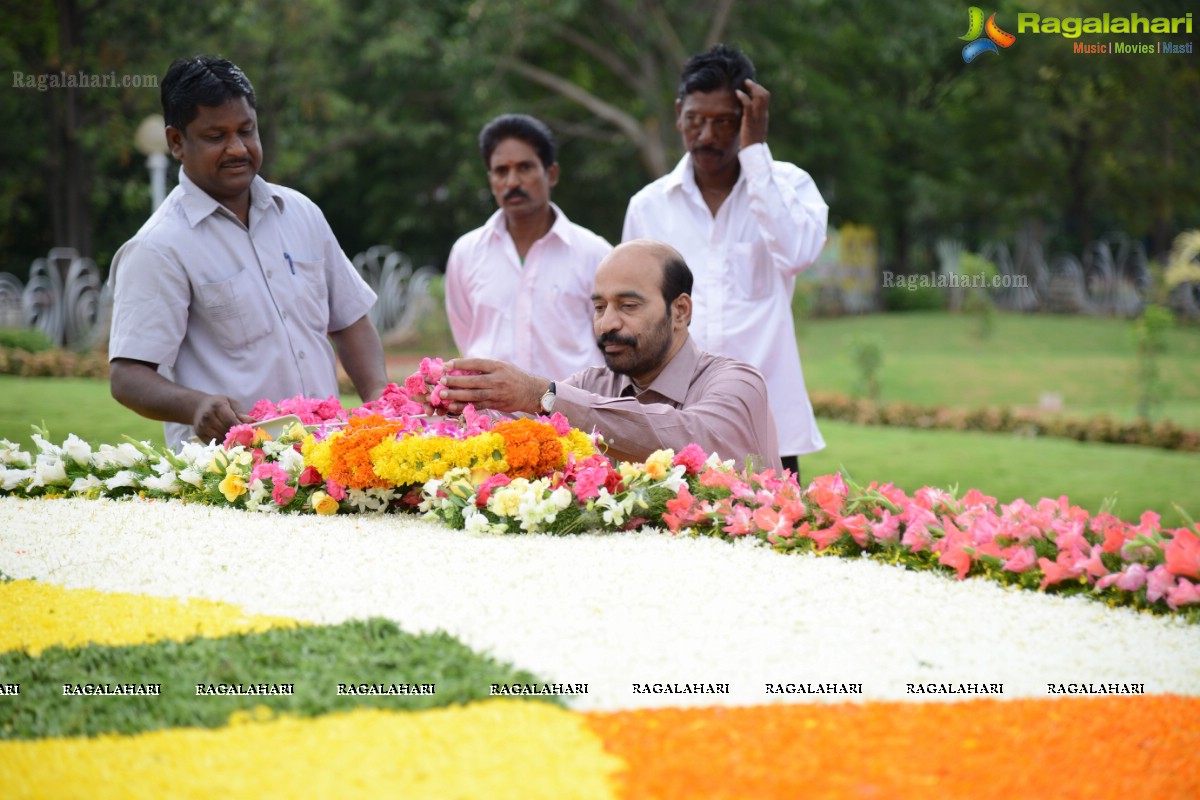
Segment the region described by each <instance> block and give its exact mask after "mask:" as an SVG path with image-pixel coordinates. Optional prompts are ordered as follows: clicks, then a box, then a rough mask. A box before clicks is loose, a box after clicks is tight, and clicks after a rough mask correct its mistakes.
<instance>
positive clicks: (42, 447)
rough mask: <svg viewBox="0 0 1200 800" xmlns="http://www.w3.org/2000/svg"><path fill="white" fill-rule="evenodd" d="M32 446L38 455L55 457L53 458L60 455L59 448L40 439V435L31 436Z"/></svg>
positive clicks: (60, 449) (60, 450)
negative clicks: (35, 448)
mask: <svg viewBox="0 0 1200 800" xmlns="http://www.w3.org/2000/svg"><path fill="white" fill-rule="evenodd" d="M33 444H34V446H35V447H37V449H38V452H39V453H44V454H46V455H55V456H57V455H60V454H61V453H62V448H61V447H59V446H58V445H56V444H51V443H50V442H48V441H46V440H45V439H44V438H42V435H41V434H40V433H35V434H34V435H33Z"/></svg>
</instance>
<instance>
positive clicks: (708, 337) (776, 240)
mask: <svg viewBox="0 0 1200 800" xmlns="http://www.w3.org/2000/svg"><path fill="white" fill-rule="evenodd" d="M754 77H755V73H754V65H753V64H752V63H751V61H750V59H749V58H748V57H747V56H746V55H745V54H744V53H742V52H741V51H739V50H735V49H733V48H730V47H727V46H725V45H717V46H716V47H714V48H713V49H711V50H709V51H708V52H706V53H700V54H698V55H695V56H692V57H691V58H690V59H688V61H687V63H686V64H685V65H684V67H683V72H682V75H681V78H680V83H679V94H678V96H677V97H676V99H675V126H676V128H678V129H679V132H680V134H681V135H682V136H683V145H684V149H685V150H686V151H687V152H686V153H685V154H684V156H683V159H682V160H681V161H680V162H679V164H678V165H677V166H676V167H675V169H674V170H673V171H672V172H670V173H669V174H667V175H664V176H663V177H661V178H659V179H658V180H656V181H654V182H653V183H651V184H650V185H648V186H646V187H645V188H643V189H642V190H641V191H640V192H638V193H637V194H636V195H634V197H633V199H632V200H630V201H629V208H628V210H627V212H626V215H625V229H624V232H623V234H622V237H621V238H622V240H623V241H629V240H630V239H637V238H650V239H658V240H660V241H663V242H667V243H668V244H670V245H672V246H673V247H675V248H676V249H677V250H679V251H680V252H681V253H682V254H683V256H684V259H685V260H686V261H687V263H688V265H689V266H690V267H691V268H692V271H693V272H694V273H695V278H696V283H695V289H694V293H693V314H692V326H691V334H692V336H694V337H695V338H696V340H697V342H698V344H699V345H700V347H701V348H702V349H704V350H707V351H709V352H713V353H719V354H721V355H725V356H730V357H732V358H736V359H739V360H741V361H745V362H747V363H749V364H751V365H753V366H755V367H757V368H758V369H759V370H760V371H761V372H762V374H763V376H764V377H765V378H766V381H767V388H768V392H769V395H770V402H771V408H772V411H773V412H774V416H775V422H776V426H777V428H778V435H779V452H780V453H781V454H783V464H784V467H785V468H789V469H791V470H793V471H794V472H796V474H797V475H799V462H798V456H800V455H804V454H806V453H812V452H815V451H817V450H820V449H821V448H823V447H824V446H825V441H824V439H822V438H821V432H820V431H819V430H817V425H816V420H815V418H814V417H813V411H812V404H811V403H810V402H809V399H808V392H807V390H806V388H805V386H804V374H803V372H802V371H801V368H800V353H799V350H798V349H797V347H796V335H795V326H794V322H793V320H792V311H791V300H792V290H793V288H794V287H795V281H796V275H797V274H798V273H799V272H800V271H802V270H803V269H804V268H806V267H807V266H809V265H810V264H812V262H813V261H814V260H816V258H817V256H818V255H819V254H820V252H821V247H822V246H823V245H824V243H825V225H826V220H827V218H828V215H829V207H828V206H827V205H826V204H825V201H824V200H823V199H822V197H821V193H820V192H819V191H818V190H817V187H816V185H815V184H814V183H813V180H812V178H811V177H810V176H809V174H808V173H807V172H805V171H804V170H802V169H800V168H799V167H797V166H795V165H794V164H789V163H787V162H783V161H775V160H774V159H773V158H772V157H771V151H770V148H768V146H767V119H768V110H769V106H770V102H771V95H770V92H768V91H767V90H766V89H764V88H763V87H762V86H761V85H760V84H758V83H756V82H755V81H754Z"/></svg>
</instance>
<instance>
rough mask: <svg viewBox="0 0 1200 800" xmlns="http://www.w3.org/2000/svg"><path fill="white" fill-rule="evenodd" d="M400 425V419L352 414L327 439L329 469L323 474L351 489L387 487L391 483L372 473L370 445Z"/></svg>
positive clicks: (372, 445) (391, 434)
mask: <svg viewBox="0 0 1200 800" xmlns="http://www.w3.org/2000/svg"><path fill="white" fill-rule="evenodd" d="M403 427H404V423H403V422H401V421H394V420H392V421H389V420H387V419H384V418H383V417H381V416H379V415H378V414H372V415H371V416H368V417H352V418H351V419H350V421H349V423H348V424H347V425H346V427H345V428H344V429H343V430H342V431H341V432H340V433H337V434H334V435H333V436H331V437H330V439H329V451H330V470H329V474H328V475H326V476H325V477H326V478H332V479H333V480H335V481H337V482H338V483H340V484H342V485H343V486H347V487H349V488H351V489H386V488H388V487H389V486H391V484H390V483H388V481H386V480H384V479H383V478H381V477H379V476H378V475H376V474H375V468H374V467H373V466H372V465H371V448H373V447H374V446H375V445H377V444H379V443H380V442H381V441H383V440H384V439H385V438H387V437H389V436H395V435H396V434H397V433H398V432H399V431H401V430H402V429H403Z"/></svg>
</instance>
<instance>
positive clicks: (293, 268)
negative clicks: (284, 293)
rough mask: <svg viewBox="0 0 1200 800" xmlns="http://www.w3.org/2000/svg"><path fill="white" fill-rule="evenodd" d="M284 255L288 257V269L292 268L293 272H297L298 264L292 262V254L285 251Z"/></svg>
mask: <svg viewBox="0 0 1200 800" xmlns="http://www.w3.org/2000/svg"><path fill="white" fill-rule="evenodd" d="M283 257H284V258H286V259H287V262H288V269H290V270H291V271H292V274H293V275H295V274H296V265H295V264H293V263H292V254H291V253H288V252H286V251H285V252H284V254H283Z"/></svg>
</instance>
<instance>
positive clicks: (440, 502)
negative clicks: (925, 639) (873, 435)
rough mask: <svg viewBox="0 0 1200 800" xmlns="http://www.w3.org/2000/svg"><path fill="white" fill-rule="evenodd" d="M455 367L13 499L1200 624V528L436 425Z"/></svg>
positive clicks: (72, 460) (266, 414) (427, 363)
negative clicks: (478, 541) (570, 550)
mask: <svg viewBox="0 0 1200 800" xmlns="http://www.w3.org/2000/svg"><path fill="white" fill-rule="evenodd" d="M441 370H442V366H441V363H440V362H439V361H437V360H434V359H425V360H424V361H423V362H422V365H421V370H420V371H419V372H418V373H416V374H414V375H413V376H411V377H410V378H409V379H408V380H407V381H406V382H405V384H404V385H403V386H397V385H395V384H392V385H390V386H389V387H388V390H387V391H386V392H385V393H384V395H383V397H381V398H380V399H379V400H377V401H375V402H373V403H369V404H367V405H365V406H362V407H360V408H355V409H344V408H342V407H341V405H340V404H339V403H338V401H337V400H336V399H335V398H332V397H331V398H329V399H327V400H306V399H303V398H295V399H292V400H289V401H284V402H283V403H280V404H278V405H276V404H272V403H267V402H263V403H259V404H257V405H256V406H255V407H254V409H253V410H252V412H251V415H252V416H253V417H255V418H256V419H257V420H260V421H262V420H266V419H269V418H275V417H278V416H279V415H282V414H292V415H295V416H296V417H298V418H299V420H300V422H299V423H297V424H294V425H292V426H291V427H290V428H288V429H286V430H283V431H282V432H281V433H280V434H279V435H278V436H277V437H275V438H272V437H271V436H270V435H269V434H268V433H267V432H266V431H265V430H264V429H263V428H261V427H256V426H255V425H253V424H251V425H242V426H238V427H236V428H234V429H233V430H231V431H230V433H229V435H228V436H227V437H226V440H225V441H224V442H223V443H221V444H217V443H215V442H214V443H210V444H208V445H202V444H198V443H194V444H187V445H185V446H184V447H183V448H182V449H181V451H180V452H178V453H175V452H171V451H169V450H166V449H156V448H154V447H151V446H150V445H148V444H146V443H139V442H132V441H131V442H126V443H124V444H121V445H116V446H113V445H103V446H101V447H100V448H98V449H96V450H93V449H92V448H91V447H90V446H89V445H88V444H87V443H86V442H83V441H81V440H79V439H78V438H77V437H74V436H70V437H68V438H67V440H66V441H65V442H63V443H62V444H61V445H55V444H52V443H51V442H50V441H49V440H48V439H47V438H46V437H47V434H46V433H45V432H44V431H43V432H40V433H39V434H37V435H35V437H34V441H35V443H36V445H37V448H38V452H37V453H36V454H31V453H28V452H24V451H22V450H20V449H18V448H17V447H16V446H15V445H13V444H12V443H11V442H8V441H7V440H5V441H2V442H0V494H10V495H14V496H23V497H41V496H46V497H67V496H80V497H88V498H98V497H114V498H121V497H130V496H135V495H136V496H142V497H150V498H170V499H178V500H183V501H185V502H193V503H204V504H212V505H226V506H231V507H234V508H240V509H245V510H249V511H257V512H264V513H316V514H319V515H332V514H336V513H339V512H388V511H396V512H405V511H407V512H421V513H424V514H425V515H426V516H428V517H431V518H434V519H438V520H441V521H442V522H444V523H446V524H448V525H450V526H451V527H455V528H465V529H466V530H470V531H474V532H487V533H517V532H524V533H531V532H538V531H549V532H552V533H560V534H563V533H578V532H581V531H585V530H608V531H623V530H631V529H637V528H642V527H646V528H663V529H665V530H666V531H667V532H669V533H671V534H673V535H682V536H712V537H716V538H721V539H726V540H730V541H732V540H737V539H741V538H752V539H757V540H760V541H762V542H765V543H767V544H768V545H769V546H770V547H771V548H773V549H775V550H777V551H779V552H784V553H788V552H817V553H822V554H834V555H840V556H860V555H865V556H868V557H871V558H874V559H876V560H879V561H883V562H886V563H890V564H895V565H901V566H905V567H908V568H910V569H921V570H935V571H944V572H950V573H953V574H954V575H956V577H958V578H959V579H964V578H967V577H971V576H983V577H987V578H989V579H991V580H994V581H997V582H999V583H1002V584H1007V585H1014V586H1019V587H1022V588H1025V589H1034V590H1040V591H1054V592H1059V593H1066V594H1086V595H1088V596H1090V597H1093V598H1095V599H1098V600H1101V601H1103V602H1106V603H1108V604H1110V605H1131V606H1134V607H1136V608H1141V609H1147V610H1152V611H1156V612H1167V613H1173V612H1179V613H1183V614H1185V615H1186V616H1187V618H1188V619H1190V620H1193V621H1195V620H1198V619H1200V528H1197V526H1195V525H1192V526H1191V527H1188V528H1178V529H1173V530H1171V529H1164V528H1163V527H1162V526H1161V524H1160V518H1159V516H1158V515H1157V514H1155V513H1153V512H1146V513H1145V514H1143V515H1142V517H1141V519H1140V520H1139V522H1138V523H1137V524H1132V523H1127V522H1124V521H1122V520H1120V519H1118V518H1116V517H1114V516H1113V515H1111V514H1108V513H1100V514H1096V515H1092V514H1090V513H1088V512H1087V511H1085V510H1084V509H1081V508H1079V507H1077V506H1072V505H1071V504H1070V502H1069V501H1068V500H1067V498H1065V497H1060V498H1058V499H1057V500H1052V499H1042V500H1039V501H1038V502H1037V503H1036V504H1030V503H1027V502H1025V501H1024V500H1017V501H1015V502H1013V503H1009V504H1001V503H998V502H997V500H996V498H994V497H989V496H986V495H984V494H982V493H981V492H979V491H977V490H970V491H968V492H967V493H966V494H964V495H963V496H962V497H961V498H960V497H957V496H955V495H953V494H950V493H948V492H945V491H942V490H940V489H935V488H930V487H926V488H923V489H921V490H919V491H917V492H915V493H914V494H912V495H909V494H907V493H905V492H903V491H901V490H900V489H898V488H896V487H895V486H893V485H891V484H883V485H880V484H877V483H872V484H870V485H868V486H858V485H855V484H854V483H852V482H850V481H847V480H845V479H844V478H843V477H842V476H840V475H825V476H820V477H818V478H816V479H814V480H813V481H812V482H811V483H810V484H809V485H808V486H807V487H803V488H802V487H800V486H799V485H798V484H797V482H796V480H795V478H794V477H793V476H792V475H791V474H790V473H784V474H782V475H777V474H776V473H775V472H774V471H771V470H768V471H765V472H761V473H756V472H751V471H740V470H738V469H736V468H735V466H734V465H733V463H732V462H722V461H720V460H719V459H717V458H716V457H712V456H708V455H707V454H705V453H704V452H702V451H701V450H700V449H699V448H698V447H697V446H695V445H689V446H688V447H686V448H684V449H683V450H682V451H681V452H679V453H674V452H672V451H670V450H664V451H659V452H656V453H654V454H652V455H651V456H650V457H649V458H647V460H646V461H645V462H642V463H621V464H617V465H614V464H612V463H610V462H609V460H608V459H607V458H605V457H604V456H603V455H602V454H601V453H602V450H603V439H602V438H601V437H600V436H599V435H598V434H595V433H593V434H590V435H589V434H586V433H584V432H582V431H579V430H575V429H572V428H571V427H570V425H569V424H568V422H567V421H566V419H565V418H564V417H563V416H562V415H560V414H556V415H554V416H552V417H549V418H547V417H539V418H536V419H516V420H513V419H498V418H495V417H492V416H489V415H482V414H476V413H475V412H474V411H473V410H471V409H468V410H467V412H466V413H465V414H464V415H463V416H462V417H461V418H447V417H439V416H428V415H426V414H425V411H426V410H428V409H427V406H426V404H425V403H426V402H427V401H428V402H431V403H433V404H434V405H435V406H436V405H437V404H438V403H439V397H438V384H437V380H438V378H439V377H440V375H441Z"/></svg>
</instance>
